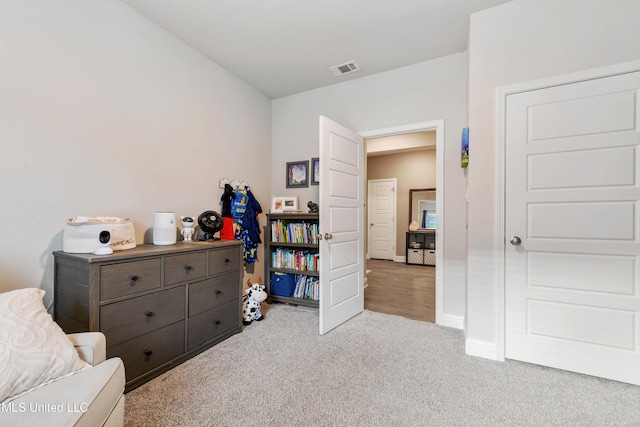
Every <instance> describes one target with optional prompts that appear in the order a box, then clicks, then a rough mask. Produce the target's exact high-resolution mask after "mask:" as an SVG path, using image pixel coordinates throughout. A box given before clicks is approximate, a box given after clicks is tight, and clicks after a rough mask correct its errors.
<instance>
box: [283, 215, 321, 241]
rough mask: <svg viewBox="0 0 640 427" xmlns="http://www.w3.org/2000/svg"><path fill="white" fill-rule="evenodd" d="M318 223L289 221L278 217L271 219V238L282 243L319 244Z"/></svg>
mask: <svg viewBox="0 0 640 427" xmlns="http://www.w3.org/2000/svg"><path fill="white" fill-rule="evenodd" d="M318 234H319V227H318V224H317V223H309V222H305V221H301V222H289V221H283V220H281V219H277V220H275V221H271V240H272V241H274V242H280V243H305V244H312V245H317V244H318Z"/></svg>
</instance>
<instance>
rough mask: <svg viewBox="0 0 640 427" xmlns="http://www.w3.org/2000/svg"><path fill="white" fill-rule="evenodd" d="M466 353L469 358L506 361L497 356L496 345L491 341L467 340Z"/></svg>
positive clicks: (465, 344)
mask: <svg viewBox="0 0 640 427" xmlns="http://www.w3.org/2000/svg"><path fill="white" fill-rule="evenodd" d="M464 351H465V353H466V354H467V355H468V356H477V357H482V358H484V359H491V360H497V361H504V359H499V358H498V357H496V356H497V351H496V345H495V343H492V342H490V341H481V340H474V339H472V338H467V339H466V340H465V342H464Z"/></svg>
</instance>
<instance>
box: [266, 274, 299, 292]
mask: <svg viewBox="0 0 640 427" xmlns="http://www.w3.org/2000/svg"><path fill="white" fill-rule="evenodd" d="M295 288H296V276H295V274H286V273H271V285H270V286H269V291H270V294H271V295H274V296H280V297H291V296H293V291H294V290H295Z"/></svg>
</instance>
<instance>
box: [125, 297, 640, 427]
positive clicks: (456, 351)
mask: <svg viewBox="0 0 640 427" xmlns="http://www.w3.org/2000/svg"><path fill="white" fill-rule="evenodd" d="M265 305H266V304H265ZM265 305H263V307H264V306H265ZM264 311H265V320H263V321H262V322H254V323H253V324H252V325H250V326H248V327H246V328H245V330H244V332H242V333H241V334H238V335H235V336H233V337H231V338H230V339H228V340H226V341H224V342H222V343H220V344H219V345H217V346H215V347H213V348H212V349H209V350H207V351H206V352H204V353H202V354H200V355H198V356H196V357H195V358H193V359H191V360H189V361H187V362H185V363H184V364H182V365H180V366H178V367H176V368H174V369H173V370H171V371H169V372H167V373H165V374H163V375H162V376H160V377H158V378H156V379H154V380H152V381H150V382H149V383H147V384H145V385H143V386H141V387H139V388H138V389H136V390H134V391H132V392H131V393H129V394H127V396H126V414H125V425H127V426H132V427H133V426H136V427H137V426H156V427H157V426H260V427H267V426H473V425H475V426H514V425H522V426H524V425H527V426H548V425H562V426H623V425H625V426H626V425H628V426H638V425H640V410H639V409H638V408H640V387H636V386H631V385H627V384H622V383H616V382H612V381H606V380H601V379H598V378H593V377H587V376H583V375H578V374H573V373H569V372H564V371H558V370H554V369H549V368H543V367H539V366H534V365H529V364H525V363H519V362H513V361H507V362H505V363H499V362H492V361H489V360H484V359H480V358H474V357H469V356H466V355H465V354H464V338H463V333H462V332H461V331H458V330H453V329H449V328H443V327H439V326H437V325H434V324H431V323H424V322H418V321H414V320H408V319H405V318H402V317H398V316H391V315H386V314H381V313H374V312H371V311H366V310H365V311H364V312H363V313H362V314H360V315H358V316H356V317H355V318H354V319H352V320H350V321H349V322H347V323H346V324H344V325H342V326H340V327H338V328H337V329H335V330H333V331H331V332H330V333H328V334H326V335H324V336H319V335H318V312H317V310H315V309H308V308H303V307H291V306H284V305H272V306H266V307H264Z"/></svg>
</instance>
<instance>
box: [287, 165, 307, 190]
mask: <svg viewBox="0 0 640 427" xmlns="http://www.w3.org/2000/svg"><path fill="white" fill-rule="evenodd" d="M308 186H309V161H308V160H303V161H300V162H287V188H299V187H308Z"/></svg>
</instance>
